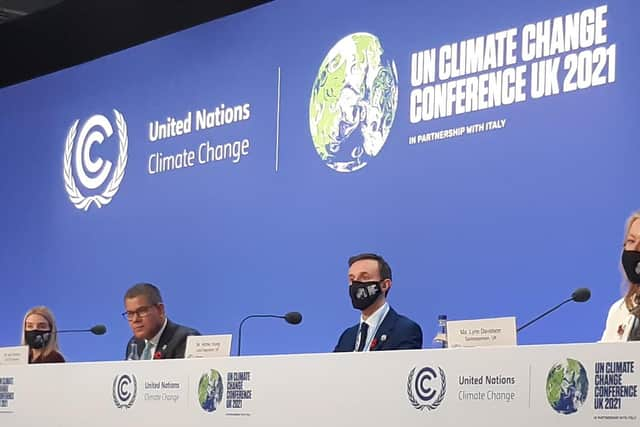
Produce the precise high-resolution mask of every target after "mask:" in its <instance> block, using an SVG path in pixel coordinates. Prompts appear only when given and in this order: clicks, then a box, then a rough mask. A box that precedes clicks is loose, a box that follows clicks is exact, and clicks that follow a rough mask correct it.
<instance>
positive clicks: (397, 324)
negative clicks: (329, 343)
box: [334, 253, 422, 352]
mask: <svg viewBox="0 0 640 427" xmlns="http://www.w3.org/2000/svg"><path fill="white" fill-rule="evenodd" d="M391 283H392V282H391V267H389V264H387V262H386V261H385V260H384V259H383V258H382V257H381V256H380V255H376V254H367V253H365V254H360V255H356V256H353V257H351V258H349V295H350V296H351V303H352V305H353V308H355V309H357V310H360V312H361V316H360V322H359V323H358V324H356V325H354V326H352V327H350V328H348V329H346V330H345V331H344V332H343V333H342V335H341V336H340V339H339V340H338V344H337V345H336V348H335V349H334V351H337V352H343V351H379V350H403V349H417V348H422V329H420V326H419V325H418V324H417V323H415V322H414V321H413V320H411V319H409V318H407V317H405V316H402V315H400V314H398V313H396V311H395V310H394V309H393V308H391V307H390V306H389V304H388V303H387V294H388V293H389V290H390V289H391Z"/></svg>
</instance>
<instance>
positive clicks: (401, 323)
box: [333, 307, 422, 352]
mask: <svg viewBox="0 0 640 427" xmlns="http://www.w3.org/2000/svg"><path fill="white" fill-rule="evenodd" d="M359 327H360V323H359V322H358V323H357V324H356V325H354V326H352V327H350V328H348V329H346V330H345V331H344V332H343V333H342V335H340V339H339V340H338V344H337V345H336V348H335V349H334V350H333V351H337V352H343V351H354V349H355V347H356V338H357V336H358V328H359ZM417 348H422V329H420V325H418V324H417V323H416V322H414V321H413V320H411V319H409V318H408V317H405V316H402V315H400V314H398V313H396V311H395V310H394V309H393V308H391V307H389V312H388V313H387V315H386V316H385V318H384V320H383V321H382V323H381V324H380V327H379V328H378V331H377V332H376V335H375V337H374V339H373V341H372V342H371V347H370V348H369V351H380V350H408V349H417Z"/></svg>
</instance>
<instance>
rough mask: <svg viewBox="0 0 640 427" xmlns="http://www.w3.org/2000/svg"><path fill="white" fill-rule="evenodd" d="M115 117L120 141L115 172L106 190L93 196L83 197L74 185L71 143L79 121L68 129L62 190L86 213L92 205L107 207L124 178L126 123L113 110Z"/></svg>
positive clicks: (126, 139) (126, 141) (127, 141)
mask: <svg viewBox="0 0 640 427" xmlns="http://www.w3.org/2000/svg"><path fill="white" fill-rule="evenodd" d="M113 112H114V114H115V116H116V127H117V128H118V138H119V140H120V143H119V147H118V148H119V154H118V162H117V164H116V167H115V170H114V172H113V177H112V178H111V181H110V182H109V185H107V188H105V190H104V191H103V192H102V193H101V194H96V195H94V196H88V197H87V196H84V195H83V194H82V193H81V192H80V190H79V189H78V186H77V185H76V180H75V179H74V177H73V172H72V170H71V157H72V153H73V141H74V140H75V137H76V132H77V130H78V123H79V120H76V121H75V122H74V123H73V125H72V126H71V128H70V129H69V133H68V134H67V140H66V142H65V147H64V171H63V174H64V188H65V190H67V194H68V195H69V200H71V202H72V203H73V204H74V205H75V207H76V208H78V209H82V210H84V211H87V210H88V209H89V208H90V207H91V204H92V203H95V205H96V206H97V207H98V208H101V207H102V206H104V205H108V204H109V203H110V202H111V199H113V196H115V195H116V193H117V192H118V189H119V188H120V183H121V182H122V179H123V178H124V171H125V168H126V167H127V160H128V157H127V148H128V146H129V140H128V138H127V123H126V122H125V121H124V117H123V116H122V113H120V112H119V111H118V110H115V109H114V110H113Z"/></svg>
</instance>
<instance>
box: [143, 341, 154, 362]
mask: <svg viewBox="0 0 640 427" xmlns="http://www.w3.org/2000/svg"><path fill="white" fill-rule="evenodd" d="M151 347H153V344H152V343H151V341H147V342H146V343H145V345H144V350H142V357H140V359H142V360H150V359H151Z"/></svg>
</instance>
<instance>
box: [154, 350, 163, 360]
mask: <svg viewBox="0 0 640 427" xmlns="http://www.w3.org/2000/svg"><path fill="white" fill-rule="evenodd" d="M158 359H162V352H160V351H156V352H155V354H154V355H153V360H158Z"/></svg>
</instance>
